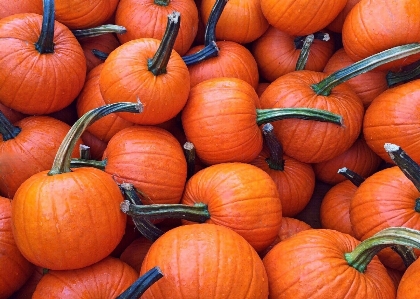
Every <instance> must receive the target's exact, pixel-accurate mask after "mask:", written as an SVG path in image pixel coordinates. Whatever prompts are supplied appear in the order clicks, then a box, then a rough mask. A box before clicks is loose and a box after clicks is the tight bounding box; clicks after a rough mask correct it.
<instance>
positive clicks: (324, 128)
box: [260, 70, 364, 163]
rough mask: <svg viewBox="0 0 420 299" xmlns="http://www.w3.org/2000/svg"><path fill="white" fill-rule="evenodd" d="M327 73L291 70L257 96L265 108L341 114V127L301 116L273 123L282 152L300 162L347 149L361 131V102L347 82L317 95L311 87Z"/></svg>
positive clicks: (315, 159) (321, 160)
mask: <svg viewBox="0 0 420 299" xmlns="http://www.w3.org/2000/svg"><path fill="white" fill-rule="evenodd" d="M327 76H328V75H327V74H325V73H321V72H314V71H307V70H303V71H294V72H291V73H288V74H285V75H283V76H281V77H279V78H278V79H276V80H275V81H273V82H272V83H271V84H270V85H269V86H268V87H267V89H266V90H265V91H264V92H263V94H262V95H261V97H260V102H261V107H262V108H265V109H267V108H283V107H284V108H286V107H289V108H293V107H308V108H318V109H324V110H328V111H330V112H333V113H336V114H338V115H341V116H342V117H343V122H344V125H343V126H341V127H340V126H337V125H335V124H331V123H325V122H318V121H309V120H300V119H286V120H282V121H277V122H273V123H272V124H273V126H274V132H275V134H276V136H277V138H278V140H279V141H280V143H281V144H282V145H283V150H284V153H285V154H286V155H288V156H290V157H292V158H295V159H297V160H299V161H301V162H306V163H319V162H323V161H327V160H329V159H332V158H334V157H336V156H338V155H340V154H342V153H343V152H345V151H346V150H347V149H349V148H350V147H351V145H352V144H353V143H354V142H355V141H356V139H357V138H358V136H359V134H360V132H361V127H362V120H363V114H364V108H363V104H362V101H361V100H360V98H359V97H358V96H357V95H356V94H355V93H354V91H352V90H351V88H350V87H349V86H348V85H346V84H345V83H344V84H340V85H338V86H336V87H335V88H333V89H332V91H331V93H330V95H328V96H323V95H317V94H316V93H315V92H314V91H313V90H312V88H311V85H312V84H316V83H318V82H320V81H321V80H322V79H324V78H326V77H327ZM290 128H293V129H290Z"/></svg>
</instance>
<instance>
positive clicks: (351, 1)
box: [327, 0, 360, 33]
mask: <svg viewBox="0 0 420 299" xmlns="http://www.w3.org/2000/svg"><path fill="white" fill-rule="evenodd" d="M358 2H360V0H347V2H346V5H345V6H344V8H343V9H342V10H341V11H340V12H339V14H338V15H337V16H336V17H335V19H334V20H332V21H331V22H330V23H329V24H328V25H327V29H328V30H331V31H333V32H336V33H341V30H342V29H343V24H344V20H345V19H346V17H347V14H348V13H349V12H350V10H351V9H352V8H353V6H355V5H356V3H358Z"/></svg>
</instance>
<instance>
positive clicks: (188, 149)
mask: <svg viewBox="0 0 420 299" xmlns="http://www.w3.org/2000/svg"><path fill="white" fill-rule="evenodd" d="M182 148H183V151H184V155H185V159H186V160H187V180H188V179H189V178H190V177H192V176H193V174H194V173H195V146H194V144H193V143H191V142H189V141H187V142H185V143H184V145H183V147H182Z"/></svg>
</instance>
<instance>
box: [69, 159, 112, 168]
mask: <svg viewBox="0 0 420 299" xmlns="http://www.w3.org/2000/svg"><path fill="white" fill-rule="evenodd" d="M107 162H108V161H107V160H106V159H105V160H102V161H97V160H89V159H77V158H72V159H71V160H70V168H80V167H95V168H98V169H100V170H105V167H106V164H107Z"/></svg>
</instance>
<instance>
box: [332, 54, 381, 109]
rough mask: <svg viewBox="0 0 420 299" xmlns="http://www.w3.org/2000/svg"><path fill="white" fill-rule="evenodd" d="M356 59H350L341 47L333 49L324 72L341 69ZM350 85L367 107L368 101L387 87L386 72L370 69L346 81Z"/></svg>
mask: <svg viewBox="0 0 420 299" xmlns="http://www.w3.org/2000/svg"><path fill="white" fill-rule="evenodd" d="M355 62H356V61H354V60H352V59H351V58H350V57H349V56H348V55H347V53H346V52H345V51H344V49H343V48H340V49H339V50H337V51H335V52H334V54H333V55H332V56H331V57H330V59H329V60H328V62H327V63H326V65H325V68H324V72H325V73H327V74H331V73H334V72H336V71H338V70H341V69H343V68H345V67H347V66H350V65H351V64H353V63H355ZM346 84H349V85H350V87H351V88H352V89H353V90H354V91H355V92H356V94H357V95H358V96H359V98H360V99H361V100H362V102H363V105H364V106H365V108H367V107H368V106H369V105H370V103H371V102H372V101H373V99H374V98H376V97H377V96H378V95H380V94H381V93H382V92H383V91H385V90H387V89H388V83H387V81H386V72H385V71H379V70H376V69H374V70H372V71H369V72H366V73H364V74H360V75H358V76H356V77H354V78H351V79H350V80H347V81H346Z"/></svg>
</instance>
